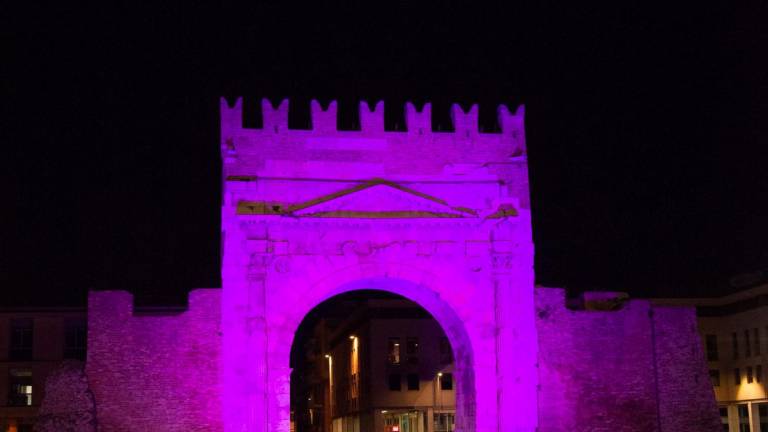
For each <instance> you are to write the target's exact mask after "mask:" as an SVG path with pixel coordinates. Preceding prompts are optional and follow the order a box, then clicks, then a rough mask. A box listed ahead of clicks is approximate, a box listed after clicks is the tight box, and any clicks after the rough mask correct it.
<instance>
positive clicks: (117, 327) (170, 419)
mask: <svg viewBox="0 0 768 432" xmlns="http://www.w3.org/2000/svg"><path fill="white" fill-rule="evenodd" d="M132 305H133V298H132V296H131V295H130V294H128V293H126V292H121V291H105V292H92V293H91V294H90V298H89V309H88V312H89V317H88V318H89V319H88V360H87V363H86V373H87V375H88V379H89V382H90V385H91V389H92V391H93V394H94V398H95V401H96V412H97V421H98V430H99V431H102V432H112V431H115V432H123V431H163V432H175V431H178V432H182V431H201V432H202V431H220V430H222V425H221V408H220V402H219V401H220V395H221V389H220V387H219V382H220V380H219V373H220V367H219V359H220V352H221V348H220V347H221V334H220V331H219V328H220V321H221V320H220V316H221V311H220V290H196V291H193V292H192V293H191V294H190V297H189V309H188V310H187V311H185V312H183V313H180V314H175V315H167V316H142V315H134V313H133V307H132Z"/></svg>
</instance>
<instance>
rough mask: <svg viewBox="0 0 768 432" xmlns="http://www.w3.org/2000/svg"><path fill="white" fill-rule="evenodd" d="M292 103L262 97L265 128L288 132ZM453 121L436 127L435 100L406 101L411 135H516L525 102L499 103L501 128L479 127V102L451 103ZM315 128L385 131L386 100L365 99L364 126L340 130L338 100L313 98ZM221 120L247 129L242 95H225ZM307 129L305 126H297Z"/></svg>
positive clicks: (224, 124)
mask: <svg viewBox="0 0 768 432" xmlns="http://www.w3.org/2000/svg"><path fill="white" fill-rule="evenodd" d="M289 106H290V103H289V101H288V99H283V100H282V101H280V103H279V104H278V105H277V106H274V105H273V104H272V102H270V101H269V100H268V99H266V98H264V99H262V100H261V110H262V119H263V122H262V123H263V126H262V128H261V129H250V130H261V131H262V132H264V133H284V132H286V131H288V130H291V129H290V128H289V127H288V110H289ZM450 110H451V111H450V115H451V123H452V125H453V128H454V132H445V131H434V130H432V104H431V103H429V102H427V103H425V104H424V105H423V106H422V108H421V109H418V108H417V107H416V105H414V103H412V102H406V104H405V126H406V132H407V133H408V134H411V135H423V134H428V133H439V134H443V135H444V134H456V135H460V136H464V137H467V138H469V137H472V136H474V135H478V134H488V135H498V134H501V135H512V134H520V133H522V131H523V121H524V113H525V108H524V106H523V105H520V106H518V107H517V109H516V110H515V112H511V111H510V110H509V108H507V106H506V105H499V107H498V109H497V116H498V124H499V128H500V129H501V132H481V131H480V130H479V122H478V113H479V108H478V105H477V104H473V105H472V106H471V107H470V108H469V110H467V111H465V110H464V109H462V108H461V106H460V105H459V104H453V105H451V109H450ZM310 113H311V124H312V128H311V130H312V131H313V132H314V133H316V134H327V133H336V132H340V133H344V132H369V133H383V132H385V130H384V101H378V102H376V103H375V105H374V106H373V108H371V105H370V104H369V103H368V102H366V101H361V102H360V106H359V118H360V130H359V131H339V130H338V128H337V113H338V104H337V102H336V101H331V102H330V103H329V104H327V105H326V106H325V107H324V106H323V105H322V104H321V103H320V102H319V101H317V100H312V101H311V102H310ZM221 124H222V132H225V131H229V132H232V131H236V130H240V129H245V128H244V127H243V109H242V98H238V99H237V100H236V101H235V102H234V104H229V103H228V102H227V101H226V99H224V98H221ZM294 130H303V129H294ZM386 132H388V133H403V132H400V131H386Z"/></svg>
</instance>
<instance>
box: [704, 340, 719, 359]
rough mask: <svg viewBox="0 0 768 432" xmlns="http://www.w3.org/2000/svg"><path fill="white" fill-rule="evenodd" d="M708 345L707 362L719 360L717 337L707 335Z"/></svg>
mask: <svg viewBox="0 0 768 432" xmlns="http://www.w3.org/2000/svg"><path fill="white" fill-rule="evenodd" d="M706 345H707V360H709V361H716V360H717V335H707V337H706Z"/></svg>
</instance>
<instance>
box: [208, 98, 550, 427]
mask: <svg viewBox="0 0 768 432" xmlns="http://www.w3.org/2000/svg"><path fill="white" fill-rule="evenodd" d="M311 108H312V125H313V129H312V130H289V129H288V128H287V109H288V102H287V101H284V102H282V103H281V104H280V105H279V107H278V108H273V106H272V105H271V104H269V103H268V102H266V101H265V102H264V103H263V104H262V109H263V116H264V127H263V128H262V129H244V128H243V127H242V112H241V109H240V101H237V102H236V104H235V105H234V106H233V107H230V106H229V105H227V104H226V103H222V131H221V133H222V157H223V159H224V175H225V179H226V180H225V188H224V190H225V191H224V205H223V209H222V225H223V227H222V229H223V236H224V239H225V241H224V258H223V268H222V279H223V303H222V313H223V315H222V317H223V330H224V345H223V353H222V356H223V357H222V359H223V364H224V370H223V380H224V381H223V382H224V386H225V388H227V389H228V391H227V392H226V393H225V394H224V395H223V407H224V423H225V430H226V431H228V432H229V431H238V432H239V431H242V430H247V431H259V432H264V431H270V432H271V431H279V432H287V431H288V429H289V410H290V397H289V395H290V392H289V385H290V383H289V373H290V369H289V362H288V360H289V358H288V357H289V353H290V347H291V343H292V341H293V335H294V332H295V330H296V328H297V327H298V325H299V323H300V322H301V320H302V319H303V318H304V316H305V315H306V314H307V312H309V311H310V310H311V309H312V308H313V307H315V306H317V305H318V304H319V303H321V302H322V301H324V300H327V299H329V298H331V297H332V296H334V295H337V294H340V293H343V292H347V291H351V290H357V289H379V290H386V291H390V292H394V293H397V294H401V295H403V296H405V297H407V298H409V299H411V300H413V301H415V302H416V303H418V304H420V305H421V306H422V307H424V308H425V309H426V310H428V311H429V312H430V313H432V315H433V316H435V318H436V319H437V320H438V322H439V323H440V324H441V325H442V326H443V328H444V330H445V332H446V335H447V336H448V338H449V339H450V340H451V345H452V346H453V347H454V348H455V351H456V352H455V359H456V380H457V426H458V430H460V431H464V432H469V431H471V432H475V431H478V432H480V431H482V432H491V431H493V432H497V431H499V430H504V431H533V430H534V429H535V427H536V423H537V409H536V385H537V374H536V352H537V348H536V344H537V340H536V332H535V325H534V317H533V244H532V240H531V224H530V209H529V205H528V176H527V163H526V160H525V144H524V143H525V139H524V130H523V110H522V108H520V109H518V110H517V111H516V113H514V114H513V113H510V112H509V111H508V110H507V109H506V107H502V108H500V109H499V123H500V125H501V127H502V132H501V133H488V134H486V133H480V132H479V128H478V123H477V107H476V106H475V107H472V108H471V109H470V110H469V111H468V112H465V111H463V110H462V109H461V108H459V107H458V106H454V107H453V109H452V113H451V114H452V118H453V122H454V127H455V132H447V133H440V132H433V131H432V130H431V126H430V125H431V113H430V106H429V104H427V105H426V106H424V107H423V108H421V109H420V110H419V109H416V107H414V106H412V105H411V104H408V105H407V106H406V123H407V128H408V130H407V132H389V131H384V128H383V124H384V121H383V111H384V110H383V104H381V103H378V104H376V109H375V110H374V111H371V110H370V108H369V107H368V106H367V105H366V104H361V107H360V113H361V116H360V118H361V130H360V131H338V130H337V129H336V104H335V103H331V104H330V105H329V106H328V107H327V109H323V107H321V106H320V104H318V103H317V102H313V103H312V106H311ZM502 412H515V413H516V415H514V416H509V415H501V413H502Z"/></svg>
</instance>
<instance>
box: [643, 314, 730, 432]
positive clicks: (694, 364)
mask: <svg viewBox="0 0 768 432" xmlns="http://www.w3.org/2000/svg"><path fill="white" fill-rule="evenodd" d="M653 329H654V340H655V345H656V366H657V369H656V370H657V373H658V377H659V411H660V413H661V430H662V431H710V430H711V431H717V430H720V429H721V428H722V426H721V423H720V416H719V415H718V410H717V403H716V402H715V394H714V391H713V389H712V384H711V382H710V380H709V373H708V370H707V362H706V360H705V357H704V349H703V347H702V344H701V338H700V336H699V333H698V331H697V323H696V311H695V309H694V308H692V307H661V306H655V307H654V308H653Z"/></svg>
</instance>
